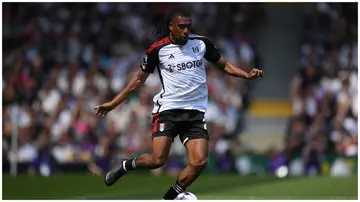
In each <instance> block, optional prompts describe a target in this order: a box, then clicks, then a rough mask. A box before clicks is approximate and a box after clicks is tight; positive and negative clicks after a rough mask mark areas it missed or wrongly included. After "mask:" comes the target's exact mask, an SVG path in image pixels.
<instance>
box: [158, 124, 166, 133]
mask: <svg viewBox="0 0 360 202" xmlns="http://www.w3.org/2000/svg"><path fill="white" fill-rule="evenodd" d="M164 130H165V123H160V124H159V131H160V132H163V131H164Z"/></svg>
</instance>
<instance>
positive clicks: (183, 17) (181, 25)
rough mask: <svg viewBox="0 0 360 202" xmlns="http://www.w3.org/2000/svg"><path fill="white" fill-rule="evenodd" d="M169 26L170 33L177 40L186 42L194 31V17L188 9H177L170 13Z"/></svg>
mask: <svg viewBox="0 0 360 202" xmlns="http://www.w3.org/2000/svg"><path fill="white" fill-rule="evenodd" d="M168 26H169V30H170V35H171V36H172V38H173V39H175V40H176V42H179V43H186V41H187V40H188V36H189V34H190V33H191V31H192V27H191V26H192V19H191V15H190V13H189V12H188V11H187V10H184V9H176V10H174V11H172V12H171V13H170V14H169V18H168Z"/></svg>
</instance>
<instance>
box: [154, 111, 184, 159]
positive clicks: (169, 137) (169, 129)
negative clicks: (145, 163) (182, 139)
mask: <svg viewBox="0 0 360 202" xmlns="http://www.w3.org/2000/svg"><path fill="white" fill-rule="evenodd" d="M178 128H179V127H178V126H177V124H176V122H174V121H173V120H172V119H171V117H169V116H168V115H167V114H162V113H160V114H154V117H153V127H152V141H153V143H152V145H153V149H152V150H153V152H152V154H153V157H154V158H157V159H158V158H161V159H164V158H167V156H168V154H169V151H170V147H171V143H172V142H173V141H174V138H175V137H176V136H177V134H178Z"/></svg>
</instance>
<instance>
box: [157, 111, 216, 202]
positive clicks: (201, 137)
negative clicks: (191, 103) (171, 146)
mask: <svg viewBox="0 0 360 202" xmlns="http://www.w3.org/2000/svg"><path fill="white" fill-rule="evenodd" d="M188 120H189V122H185V124H184V125H183V126H181V129H182V130H181V131H180V133H179V135H180V139H181V142H182V143H183V144H184V145H185V147H186V151H187V155H188V160H189V163H188V165H187V167H186V168H185V169H183V170H182V171H181V172H180V174H179V176H178V178H177V180H176V182H175V183H174V184H173V185H172V186H171V187H170V188H169V190H168V191H167V193H166V194H165V196H164V197H163V198H164V199H168V200H172V199H175V198H176V196H177V195H178V194H179V193H181V192H184V191H185V189H186V188H187V187H188V186H190V185H191V184H192V183H193V182H194V181H195V180H196V179H197V177H198V176H199V175H200V173H201V171H202V170H203V169H204V168H205V167H206V164H207V157H208V139H209V135H208V132H207V129H206V123H205V120H204V114H203V113H200V112H191V113H189V117H188Z"/></svg>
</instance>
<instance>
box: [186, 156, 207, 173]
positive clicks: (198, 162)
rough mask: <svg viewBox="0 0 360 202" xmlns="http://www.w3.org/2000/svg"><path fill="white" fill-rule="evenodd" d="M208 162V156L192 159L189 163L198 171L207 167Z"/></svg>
mask: <svg viewBox="0 0 360 202" xmlns="http://www.w3.org/2000/svg"><path fill="white" fill-rule="evenodd" d="M207 163H208V162H207V159H206V158H201V159H195V160H192V161H190V162H189V165H190V166H191V167H193V168H195V169H196V170H197V171H202V170H203V169H204V168H205V167H206V165H207Z"/></svg>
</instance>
